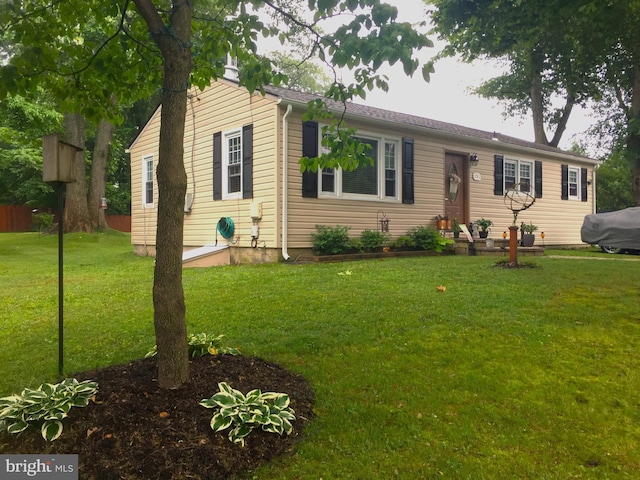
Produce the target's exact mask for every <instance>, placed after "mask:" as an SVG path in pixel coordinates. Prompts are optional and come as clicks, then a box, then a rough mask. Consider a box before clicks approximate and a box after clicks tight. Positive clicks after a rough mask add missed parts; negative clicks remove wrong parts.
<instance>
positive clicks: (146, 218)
mask: <svg viewBox="0 0 640 480" xmlns="http://www.w3.org/2000/svg"><path fill="white" fill-rule="evenodd" d="M159 134H160V109H158V110H157V111H156V112H155V113H154V115H153V116H152V118H151V120H150V121H149V122H148V123H147V125H146V126H145V128H144V129H143V131H142V133H141V134H140V136H139V137H138V138H137V139H136V141H135V143H134V144H133V145H132V146H131V153H130V158H131V243H132V244H133V245H137V246H140V247H141V248H144V247H147V246H153V245H155V242H156V212H157V210H156V209H157V206H158V185H157V182H156V179H155V177H156V171H157V167H158V159H159V157H158V135H159ZM147 155H153V174H154V175H153V176H154V184H153V197H154V200H153V206H149V205H148V206H146V207H143V195H144V183H143V182H144V180H143V178H142V175H143V168H144V167H143V164H142V159H143V157H146V156H147ZM141 253H147V252H144V251H142V252H141Z"/></svg>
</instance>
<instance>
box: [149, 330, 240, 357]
mask: <svg viewBox="0 0 640 480" xmlns="http://www.w3.org/2000/svg"><path fill="white" fill-rule="evenodd" d="M223 338H224V335H211V334H208V333H197V334H195V333H190V334H189V335H187V344H188V345H189V356H191V357H194V358H195V357H202V356H204V355H207V354H209V355H218V354H220V355H225V354H228V355H239V354H240V351H239V350H238V349H237V348H233V347H225V346H223V345H222V339H223ZM157 353H158V346H157V345H154V346H153V348H152V349H151V350H149V352H148V353H147V354H146V355H145V358H147V357H153V356H154V355H156V354H157Z"/></svg>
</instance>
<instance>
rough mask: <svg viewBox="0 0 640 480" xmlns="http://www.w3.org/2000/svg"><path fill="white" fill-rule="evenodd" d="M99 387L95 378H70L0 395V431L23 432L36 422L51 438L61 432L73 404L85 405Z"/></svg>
mask: <svg viewBox="0 0 640 480" xmlns="http://www.w3.org/2000/svg"><path fill="white" fill-rule="evenodd" d="M97 390H98V384H97V383H96V382H92V381H89V380H85V381H84V382H78V380H76V379H75V378H67V379H65V380H63V381H62V382H60V383H56V384H55V385H53V384H51V383H44V384H42V385H40V386H39V387H38V388H37V389H35V390H34V389H32V388H25V389H24V390H23V391H22V392H21V393H20V394H19V395H11V396H9V397H4V398H0V431H2V430H6V431H7V432H8V433H20V432H23V431H24V430H26V429H27V428H29V426H35V427H39V428H40V432H41V433H42V437H43V438H44V439H45V440H46V441H48V442H51V441H53V440H55V439H56V438H58V437H59V436H60V435H61V434H62V419H63V418H65V417H66V416H67V415H68V414H69V410H71V407H86V406H87V404H88V403H89V400H90V399H91V397H92V396H93V395H95V393H96V391H97Z"/></svg>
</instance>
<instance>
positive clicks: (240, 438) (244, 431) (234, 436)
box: [229, 425, 253, 447]
mask: <svg viewBox="0 0 640 480" xmlns="http://www.w3.org/2000/svg"><path fill="white" fill-rule="evenodd" d="M252 431H253V427H251V426H249V425H238V426H237V427H236V428H234V429H233V430H231V431H230V432H229V440H231V441H232V442H233V443H240V444H241V445H242V446H243V447H244V437H246V436H247V435H249V434H250V433H251V432H252Z"/></svg>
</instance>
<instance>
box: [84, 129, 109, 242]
mask: <svg viewBox="0 0 640 480" xmlns="http://www.w3.org/2000/svg"><path fill="white" fill-rule="evenodd" d="M114 131H115V126H114V125H113V124H112V123H111V122H108V121H107V120H101V121H100V123H98V128H97V130H96V143H95V146H94V147H93V159H92V161H91V183H90V185H89V196H88V203H89V206H88V208H89V217H90V219H91V225H92V227H93V229H94V230H106V229H107V220H106V219H105V216H104V209H102V208H101V207H100V199H101V198H103V197H104V196H105V185H106V183H107V163H108V161H109V145H110V143H111V139H112V138H113V132H114Z"/></svg>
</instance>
